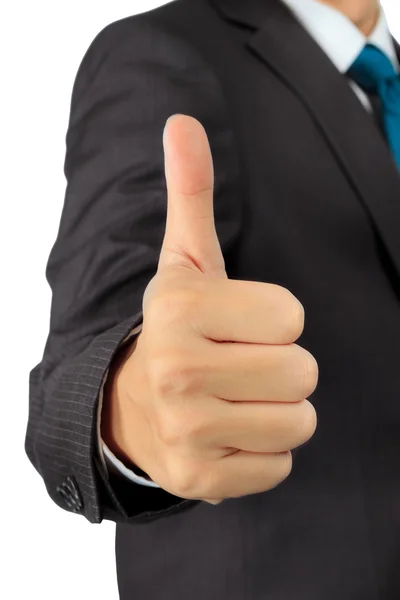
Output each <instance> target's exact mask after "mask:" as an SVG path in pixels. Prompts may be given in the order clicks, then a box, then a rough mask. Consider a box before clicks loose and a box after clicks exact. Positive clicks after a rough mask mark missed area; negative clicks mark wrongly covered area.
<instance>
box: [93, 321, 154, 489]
mask: <svg viewBox="0 0 400 600" xmlns="http://www.w3.org/2000/svg"><path fill="white" fill-rule="evenodd" d="M141 330H142V323H140V324H139V325H138V326H137V327H135V328H134V329H132V331H131V332H130V333H129V334H128V335H127V336H126V337H125V338H124V339H123V340H122V342H121V344H124V343H125V342H126V341H127V340H129V339H130V338H131V337H133V336H134V335H136V334H137V333H139V332H140V331H141ZM108 371H109V369H107V371H106V372H105V373H104V377H103V381H102V382H101V387H100V392H99V404H98V410H97V446H98V453H99V456H100V460H101V462H102V463H103V467H104V470H105V471H106V473H109V472H114V473H117V474H118V475H121V476H122V477H125V478H127V479H129V480H130V481H133V482H134V483H138V484H140V485H147V486H149V487H156V488H159V487H160V486H159V485H158V484H157V483H155V482H154V481H151V480H149V479H146V478H145V477H141V476H140V475H136V473H135V472H134V471H132V470H131V469H128V468H127V467H126V466H125V465H124V464H123V463H122V462H121V461H120V460H119V459H118V458H117V457H116V456H115V455H114V454H113V453H112V452H111V450H110V449H109V448H108V446H107V445H106V444H105V443H104V442H103V440H102V438H101V413H102V408H103V395H104V384H105V382H106V380H107V376H108Z"/></svg>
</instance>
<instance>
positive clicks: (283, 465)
mask: <svg viewBox="0 0 400 600" xmlns="http://www.w3.org/2000/svg"><path fill="white" fill-rule="evenodd" d="M292 467H293V460H292V453H291V452H289V451H288V452H285V453H282V454H281V460H280V462H279V467H278V469H277V480H278V481H277V485H278V484H279V483H281V482H282V481H284V480H285V479H287V477H289V475H290V473H291V472H292Z"/></svg>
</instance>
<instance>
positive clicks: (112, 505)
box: [25, 15, 240, 523]
mask: <svg viewBox="0 0 400 600" xmlns="http://www.w3.org/2000/svg"><path fill="white" fill-rule="evenodd" d="M174 113H185V114H189V115H191V116H193V117H196V118H198V119H199V120H200V121H201V122H202V123H203V125H204V126H205V128H206V130H207V132H208V135H209V139H210V144H211V149H212V151H213V156H214V168H215V220H216V229H217V233H218V236H219V239H220V242H221V246H222V249H223V252H224V253H225V252H226V253H228V252H230V251H231V250H232V251H233V250H234V247H235V242H236V240H237V238H238V235H239V230H240V204H239V202H238V201H237V194H238V191H237V188H238V186H237V162H236V155H235V153H234V151H233V148H234V140H233V134H232V131H231V128H230V126H229V124H228V122H227V117H226V112H225V106H224V104H223V101H222V92H221V90H220V87H219V85H218V82H217V79H216V78H215V76H214V75H213V73H212V71H211V69H210V68H209V67H208V66H207V65H206V64H205V62H204V61H203V60H202V58H201V57H200V56H199V55H198V54H197V53H196V52H195V51H194V50H193V49H192V48H190V47H189V46H188V44H187V43H184V42H183V41H181V40H179V39H177V37H176V36H173V35H170V34H168V32H166V31H164V30H163V28H162V27H161V26H159V25H157V26H155V25H153V24H151V23H149V22H148V21H147V20H146V18H144V16H143V15H141V16H140V18H139V17H130V18H127V19H122V20H121V21H116V22H114V23H112V24H110V25H108V26H107V27H105V28H104V29H103V30H102V31H101V32H100V33H99V34H97V36H96V37H95V39H94V40H93V41H92V43H91V45H90V46H89V48H88V50H87V51H86V53H85V55H84V57H83V59H82V61H81V64H80V66H79V69H78V72H77V75H76V78H75V81H74V86H73V90H72V97H71V106H70V116H69V123H68V130H67V134H66V155H65V164H64V172H65V177H66V180H67V185H66V191H65V199H64V205H63V209H62V214H61V219H60V224H59V229H58V233H57V236H56V240H55V243H54V245H53V247H52V249H51V252H50V256H49V258H48V262H47V267H46V278H47V281H48V283H49V285H50V287H51V291H52V303H51V314H50V325H49V332H48V337H47V341H46V345H45V348H44V352H43V357H42V360H41V362H40V363H39V364H38V365H36V366H35V367H34V368H33V369H32V370H31V372H30V377H29V394H30V397H29V419H28V424H27V431H26V440H25V449H26V453H27V455H28V457H29V459H30V461H31V462H32V464H33V465H34V467H35V468H36V469H37V471H38V472H39V474H40V475H41V477H42V478H43V480H44V483H45V486H46V489H47V493H48V494H49V496H50V498H51V499H52V500H53V501H54V502H55V503H56V504H57V505H59V506H60V507H62V508H64V509H65V510H69V511H71V512H76V513H80V514H82V515H83V516H85V517H86V518H87V519H88V520H89V521H90V522H92V523H99V522H101V521H102V519H104V518H105V519H109V520H112V521H122V522H124V521H129V520H146V519H148V520H150V519H154V518H159V517H162V516H164V515H167V514H170V513H171V512H174V511H176V510H184V509H186V508H190V507H191V506H193V505H194V504H196V501H190V500H184V499H182V498H178V497H176V496H173V495H171V494H169V493H168V492H166V491H165V490H163V489H161V488H158V489H155V488H151V487H147V486H138V485H135V484H133V483H132V482H131V481H128V480H127V479H126V478H121V477H113V476H112V474H110V473H108V472H107V469H106V468H105V466H104V462H103V461H102V460H101V457H100V456H99V452H98V446H97V410H98V402H99V393H100V389H101V386H102V383H103V381H104V377H105V375H106V373H107V370H108V369H109V367H110V364H111V361H112V360H113V358H114V357H115V355H116V353H117V352H118V349H119V348H120V347H121V344H122V342H123V340H124V339H125V338H126V336H127V335H128V334H129V332H131V331H132V329H133V328H135V327H136V326H137V325H139V324H140V323H142V321H143V315H142V297H143V293H144V290H145V288H146V286H147V284H148V282H149V281H150V279H151V278H152V277H153V276H154V275H155V273H156V270H157V264H158V257H159V253H160V249H161V245H162V240H163V236H164V231H165V222H166V207H167V200H166V186H165V179H164V165H163V160H164V158H163V149H162V131H163V127H164V124H165V121H166V119H167V118H168V117H169V116H170V115H171V114H174Z"/></svg>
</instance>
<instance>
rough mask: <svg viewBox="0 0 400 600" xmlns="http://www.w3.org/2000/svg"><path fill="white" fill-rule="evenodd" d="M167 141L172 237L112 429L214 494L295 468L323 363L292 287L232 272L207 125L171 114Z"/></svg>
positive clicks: (197, 490) (141, 456) (136, 455)
mask: <svg viewBox="0 0 400 600" xmlns="http://www.w3.org/2000/svg"><path fill="white" fill-rule="evenodd" d="M163 141H164V153H165V176H166V182H167V189H168V210H167V221H166V229H165V237H164V240H163V244H162V248H161V253H160V257H159V264H158V270H157V273H156V275H155V276H154V277H153V279H152V280H151V281H150V282H149V284H148V286H147V288H146V291H145V294H144V298H143V328H142V332H141V333H140V335H139V336H138V338H137V339H136V341H135V343H134V345H133V346H132V347H131V349H130V350H129V352H128V353H127V355H126V356H125V357H124V360H123V362H122V363H121V366H120V368H119V369H118V371H117V374H116V376H115V377H114V380H113V388H112V391H111V396H110V399H109V400H110V402H111V407H110V424H111V429H112V436H111V437H112V439H113V443H114V449H117V450H118V451H119V452H120V454H121V455H123V457H124V458H125V460H126V461H128V462H130V463H132V465H137V466H139V467H140V468H141V469H142V470H143V471H145V472H146V473H148V475H149V476H150V477H151V479H153V481H155V482H156V483H157V484H158V485H159V486H160V487H162V488H163V489H165V490H167V491H168V492H170V493H171V494H174V495H176V496H179V497H182V498H187V499H200V500H204V501H207V502H211V503H213V504H217V503H218V502H220V501H221V500H223V499H225V498H235V497H240V496H245V495H247V494H254V493H257V492H262V491H266V490H269V489H272V488H274V487H275V486H277V485H278V484H279V483H280V482H282V481H283V480H284V479H285V478H286V477H287V476H288V475H289V473H290V471H291V467H292V455H291V450H292V449H294V448H296V447H297V446H299V445H301V444H303V443H304V442H306V441H307V440H308V439H309V438H310V437H311V436H312V435H313V433H314V431H315V428H316V413H315V410H314V407H313V406H312V404H311V403H310V402H309V401H308V400H307V396H308V395H310V394H311V393H312V392H313V391H314V390H315V388H316V385H317V380H318V366H317V363H316V361H315V359H314V357H313V356H312V355H311V354H310V353H309V352H308V351H306V350H305V349H303V348H301V347H300V346H299V345H297V344H295V341H296V340H297V339H298V338H299V337H300V335H301V333H302V331H303V328H304V309H303V307H302V305H301V304H300V302H299V301H298V300H297V299H296V298H295V297H294V296H293V295H292V294H291V293H290V292H289V291H288V290H287V289H285V288H282V287H280V286H278V285H274V284H269V283H260V282H254V281H237V280H230V279H228V277H227V274H226V271H225V264H224V259H223V254H222V251H221V247H220V244H219V241H218V237H217V234H216V230H215V223H214V211H213V181H214V176H213V164H212V157H211V151H210V146H209V143H208V139H207V136H206V133H205V131H204V129H203V127H202V125H201V124H200V123H199V122H198V121H196V120H195V119H193V118H191V117H187V116H184V115H174V116H173V117H171V118H170V119H169V120H168V121H167V124H166V127H165V130H164V138H163ZM106 441H107V440H106Z"/></svg>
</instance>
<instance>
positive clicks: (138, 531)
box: [26, 0, 400, 600]
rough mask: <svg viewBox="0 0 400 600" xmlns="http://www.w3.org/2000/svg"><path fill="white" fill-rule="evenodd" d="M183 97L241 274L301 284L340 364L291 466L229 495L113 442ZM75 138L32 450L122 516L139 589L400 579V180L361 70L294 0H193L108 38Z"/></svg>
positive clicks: (221, 232)
mask: <svg viewBox="0 0 400 600" xmlns="http://www.w3.org/2000/svg"><path fill="white" fill-rule="evenodd" d="M173 113H185V114H189V115H192V116H194V117H196V118H197V119H199V120H200V121H201V122H202V123H203V124H204V126H205V128H206V130H207V132H208V135H209V138H210V143H211V147H212V151H213V156H214V162H215V174H216V183H215V216H216V227H217V232H218V236H219V239H220V242H221V246H222V248H223V252H224V256H225V261H226V267H227V273H228V275H229V277H230V278H232V279H244V280H255V281H264V282H271V283H276V284H279V285H282V286H284V287H287V288H288V289H289V290H290V291H291V292H292V293H293V294H295V296H296V297H297V298H298V299H299V300H300V301H301V302H302V304H303V305H304V307H305V313H306V323H305V329H304V333H303V335H302V336H301V338H300V339H299V340H298V343H299V344H300V345H302V346H303V347H305V348H307V349H308V350H309V351H310V352H311V353H312V354H313V355H314V356H315V357H316V359H317V361H318V363H319V368H320V378H319V384H318V387H317V390H316V391H315V393H314V394H313V396H312V401H313V403H314V404H315V407H316V410H317V414H318V428H317V431H316V433H315V435H314V437H313V438H312V439H311V441H310V442H309V443H307V444H306V445H305V446H303V447H302V448H300V449H299V451H298V452H297V453H296V454H295V458H294V464H293V470H292V473H291V475H290V476H289V478H288V479H287V480H286V481H285V482H284V483H282V484H281V485H279V486H278V487H277V488H275V489H273V490H271V491H269V492H266V493H261V494H255V495H250V496H247V497H243V498H239V499H230V500H226V501H225V502H223V503H222V504H221V505H219V506H217V507H214V506H211V505H209V504H206V503H204V502H200V501H191V500H189V501H188V500H183V499H182V498H178V497H176V496H173V495H171V494H169V493H167V492H166V491H164V490H161V489H154V488H145V487H141V486H138V485H136V484H133V483H129V482H128V483H125V482H120V481H119V480H117V479H111V480H108V478H107V475H106V473H105V471H104V469H103V467H102V465H101V463H100V461H99V457H98V455H97V450H96V409H97V403H98V394H99V389H100V386H101V382H102V380H103V378H104V375H105V373H106V371H107V368H108V367H109V365H110V362H111V361H112V359H113V356H114V355H115V353H116V351H117V349H118V348H119V346H120V343H121V340H122V339H123V338H124V337H125V335H126V334H127V332H128V331H130V330H131V329H132V327H134V326H135V325H136V324H137V323H139V322H140V321H141V319H142V313H141V308H142V295H143V292H144V290H145V287H146V285H147V283H148V282H149V280H150V279H151V278H152V277H153V275H154V274H155V271H156V268H157V261H158V257H159V251H160V248H161V243H162V239H163V235H164V230H165V218H166V193H165V181H164V171H163V152H162V130H163V126H164V123H165V121H166V119H167V117H168V116H169V115H171V114H173ZM66 146H67V149H66V160H65V174H66V177H67V181H68V185H67V190H66V197H65V205H64V208H63V213H62V218H61V223H60V229H59V232H58V236H57V240H56V242H55V244H54V247H53V249H52V251H51V254H50V257H49V261H48V265H47V271H46V273H47V278H48V281H49V284H50V286H51V288H52V291H53V302H52V310H51V322H50V332H49V337H48V340H47V344H46V347H45V350H44V355H43V360H42V361H41V363H40V364H39V365H37V366H36V367H35V368H34V369H33V370H32V372H31V374H30V416H29V423H28V428H27V436H26V451H27V454H28V456H29V458H30V460H31V461H32V463H33V464H34V465H35V467H36V469H37V470H38V471H39V473H40V474H41V476H42V477H43V479H44V482H45V484H46V487H47V491H48V493H49V495H50V496H51V498H52V499H53V500H54V502H56V503H57V504H58V505H59V506H62V507H63V508H65V509H67V510H70V511H75V512H78V513H81V514H83V515H84V516H85V517H86V518H87V519H88V520H89V521H90V522H92V523H99V522H101V520H102V519H110V520H114V521H117V522H118V524H117V539H116V551H117V568H118V578H119V587H120V593H121V598H122V599H123V600H128V599H133V598H138V599H139V598H151V599H152V600H155V599H158V598H160V599H163V600H166V599H175V600H211V599H213V600H214V599H215V600H246V599H247V600H261V599H270V600H338V599H340V600H355V599H356V598H357V599H360V600H372V599H373V600H386V599H395V598H396V599H398V598H400V571H399V564H400V367H399V364H400V178H399V173H398V170H397V168H396V166H395V164H394V161H393V159H392V156H391V154H390V152H389V150H388V147H387V144H386V143H385V140H384V138H383V136H382V134H381V132H380V131H379V128H378V127H377V126H376V124H375V123H374V121H373V119H371V117H370V115H369V114H368V113H367V111H366V110H365V109H364V108H363V106H362V105H361V104H360V102H359V100H358V98H357V97H356V95H355V94H354V92H353V91H352V90H351V88H350V87H349V85H348V82H347V81H346V79H345V78H344V77H343V76H342V75H341V74H339V72H338V71H337V70H336V69H335V68H334V66H333V65H332V63H331V62H330V60H329V59H328V58H327V57H326V55H325V54H324V53H323V52H322V51H321V50H320V48H319V47H318V46H317V44H316V43H315V42H314V41H313V40H312V39H311V38H310V37H309V35H308V34H307V33H306V32H305V30H304V29H303V28H302V27H301V26H300V25H299V24H298V22H297V21H296V20H295V19H294V18H293V16H292V15H291V14H290V13H289V11H288V10H287V9H286V8H285V7H284V5H282V4H281V3H280V2H279V1H278V0H245V1H243V0H177V1H176V2H172V3H170V4H168V5H166V6H164V7H162V8H159V9H157V10H154V11H151V12H148V13H146V14H142V15H140V16H135V17H129V18H126V19H122V20H119V21H117V22H114V23H112V24H110V25H109V26H107V27H105V28H104V29H103V30H102V31H101V32H100V33H99V34H98V35H97V36H96V38H95V39H94V41H93V42H92V43H91V45H90V47H89V48H88V50H87V52H86V54H85V56H84V58H83V60H82V63H81V65H80V67H79V70H78V73H77V76H76V80H75V83H74V88H73V93H72V100H71V112H70V121H69V127H68V132H67V137H66ZM227 302H229V298H227ZM242 317H243V316H242V315H241V317H240V318H242Z"/></svg>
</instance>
